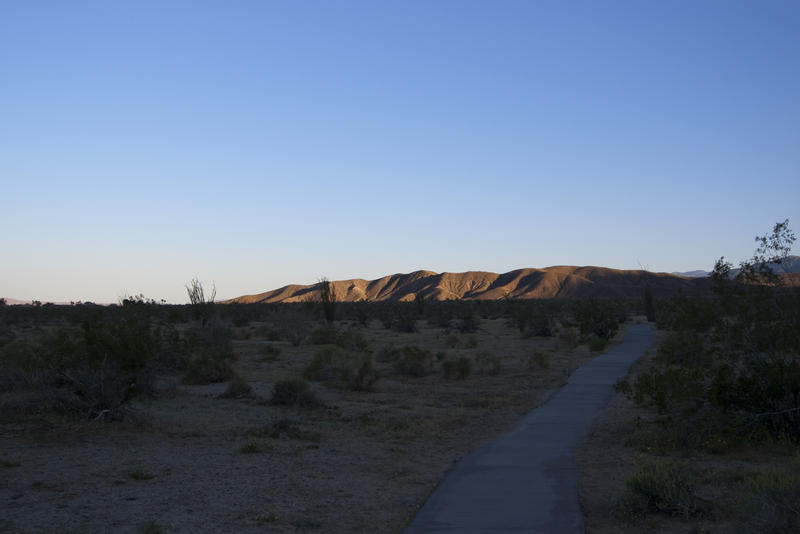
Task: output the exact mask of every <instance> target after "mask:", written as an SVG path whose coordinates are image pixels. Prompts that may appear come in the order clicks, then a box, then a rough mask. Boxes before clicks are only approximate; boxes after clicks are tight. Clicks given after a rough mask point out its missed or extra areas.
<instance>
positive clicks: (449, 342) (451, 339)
mask: <svg viewBox="0 0 800 534" xmlns="http://www.w3.org/2000/svg"><path fill="white" fill-rule="evenodd" d="M458 342H459V339H458V336H457V335H455V334H448V335H447V336H445V338H444V344H445V346H447V347H449V348H451V349H454V348H456V347H457V346H458Z"/></svg>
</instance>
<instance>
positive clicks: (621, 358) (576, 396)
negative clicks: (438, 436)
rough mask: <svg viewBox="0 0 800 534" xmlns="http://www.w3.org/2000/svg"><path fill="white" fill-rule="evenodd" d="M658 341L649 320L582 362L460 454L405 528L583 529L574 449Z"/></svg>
mask: <svg viewBox="0 0 800 534" xmlns="http://www.w3.org/2000/svg"><path fill="white" fill-rule="evenodd" d="M652 343H653V332H652V329H651V328H650V326H649V325H636V326H633V327H631V328H630V329H629V330H628V332H627V335H626V337H625V340H624V341H623V342H622V343H621V344H619V345H616V346H614V347H612V348H611V349H609V350H608V351H607V352H605V353H604V354H602V355H600V356H598V357H597V358H595V359H594V360H592V361H591V362H589V363H587V364H585V365H583V366H581V367H580V368H579V369H577V370H576V371H575V372H574V373H573V374H572V376H571V377H570V379H569V382H568V383H567V384H566V385H565V386H564V387H562V388H561V389H559V390H558V391H557V392H556V393H555V394H554V395H553V396H552V397H550V399H549V400H548V401H547V402H546V403H545V404H543V405H541V406H539V407H538V408H536V409H534V410H532V411H531V412H530V413H529V414H528V415H526V416H525V418H524V419H523V420H522V422H521V423H520V424H519V425H518V426H517V427H516V428H515V429H514V430H513V431H511V432H510V433H508V434H506V435H504V436H502V437H500V438H498V439H496V440H494V441H492V442H490V443H487V444H486V445H484V446H482V447H481V448H479V449H477V450H476V451H475V452H473V453H471V454H470V455H469V456H467V457H465V458H464V459H462V460H461V461H460V462H459V463H458V464H456V466H455V467H454V468H453V470H452V471H451V472H450V473H449V474H448V475H447V477H446V478H445V479H444V480H443V481H442V483H441V484H440V485H439V487H438V488H437V489H436V490H435V491H434V493H433V494H432V495H431V496H430V498H429V499H428V500H427V502H426V503H425V505H424V506H423V507H422V509H421V510H420V511H419V513H418V514H417V516H416V517H415V518H414V520H413V521H412V522H411V524H410V525H409V526H408V528H407V529H406V531H405V532H406V534H418V533H426V534H427V533H435V532H465V533H467V532H481V533H491V532H528V533H579V532H583V520H582V517H581V509H580V505H579V503H578V469H577V466H576V464H575V457H574V454H573V450H574V448H575V447H576V446H577V445H578V443H579V442H580V441H581V439H583V437H584V435H585V433H586V429H587V428H588V423H589V422H590V421H591V420H592V419H593V418H594V417H595V416H596V415H597V414H598V413H599V411H600V410H601V409H602V408H603V407H604V406H605V405H606V403H607V402H608V401H609V399H610V398H611V395H612V386H613V385H614V383H615V382H616V381H617V380H619V379H620V378H621V377H623V376H625V374H626V373H627V371H628V368H629V367H630V366H631V364H632V363H633V362H634V361H636V360H637V359H638V358H639V357H640V356H642V354H644V352H645V351H646V350H647V349H648V348H649V347H650V346H651V345H652Z"/></svg>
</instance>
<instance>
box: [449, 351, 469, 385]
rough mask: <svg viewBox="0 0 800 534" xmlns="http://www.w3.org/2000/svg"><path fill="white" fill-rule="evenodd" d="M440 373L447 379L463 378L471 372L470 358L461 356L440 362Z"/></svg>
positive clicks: (467, 376)
mask: <svg viewBox="0 0 800 534" xmlns="http://www.w3.org/2000/svg"><path fill="white" fill-rule="evenodd" d="M442 373H443V375H444V377H445V378H447V379H448V380H464V379H465V378H469V375H471V374H472V360H470V359H469V358H467V357H466V356H462V357H460V358H458V359H457V360H445V361H443V362H442Z"/></svg>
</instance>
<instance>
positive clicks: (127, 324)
mask: <svg viewBox="0 0 800 534" xmlns="http://www.w3.org/2000/svg"><path fill="white" fill-rule="evenodd" d="M125 302H126V304H124V305H123V306H122V307H121V308H109V309H103V310H97V311H93V312H92V313H89V314H86V315H85V316H84V317H83V318H82V320H81V321H80V323H81V327H80V328H79V329H76V328H73V327H62V328H58V329H55V330H53V331H51V332H49V333H46V334H40V335H36V334H34V335H32V336H31V337H30V338H29V339H28V340H27V341H24V342H23V341H13V342H10V343H8V344H6V345H5V346H4V347H3V348H2V349H0V374H2V375H3V376H4V377H5V378H4V379H3V380H2V381H0V385H2V387H3V388H4V389H9V388H14V387H17V385H18V384H20V383H22V384H24V385H25V387H27V388H29V389H31V390H33V391H34V392H35V393H36V394H37V395H40V396H41V403H40V404H41V405H43V406H50V407H52V408H55V409H58V410H63V411H65V412H77V413H83V414H85V415H87V416H88V417H90V418H93V419H97V420H105V419H117V418H121V417H123V416H124V415H125V414H127V410H126V408H125V405H126V404H127V403H128V402H129V401H130V400H131V399H133V398H134V397H136V396H139V395H145V394H149V393H150V392H151V390H152V386H151V380H152V373H153V365H154V359H155V358H154V357H155V354H156V349H157V348H158V340H157V339H156V338H154V336H153V334H152V332H151V323H150V312H149V308H148V307H147V306H146V305H144V304H137V303H134V302H130V301H127V300H126V301H125ZM44 309H46V307H44Z"/></svg>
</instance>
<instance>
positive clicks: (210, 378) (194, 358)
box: [183, 347, 235, 384]
mask: <svg viewBox="0 0 800 534" xmlns="http://www.w3.org/2000/svg"><path fill="white" fill-rule="evenodd" d="M234 359H235V355H234V354H233V352H232V351H231V350H230V349H226V348H224V347H202V348H200V349H197V350H196V351H194V352H193V354H192V355H191V356H190V357H189V361H188V364H187V365H186V373H185V375H184V377H183V382H184V383H185V384H211V383H214V382H225V381H226V380H230V379H231V378H232V377H233V374H234V373H233V367H231V362H232V361H233V360H234Z"/></svg>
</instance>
